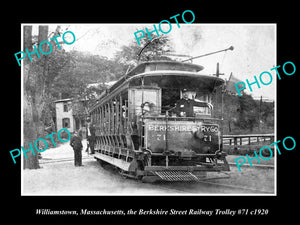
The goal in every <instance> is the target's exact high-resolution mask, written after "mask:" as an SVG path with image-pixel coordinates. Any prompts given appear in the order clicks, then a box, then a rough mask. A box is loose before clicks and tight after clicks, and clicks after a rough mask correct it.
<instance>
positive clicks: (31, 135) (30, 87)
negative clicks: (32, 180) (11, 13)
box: [23, 26, 48, 169]
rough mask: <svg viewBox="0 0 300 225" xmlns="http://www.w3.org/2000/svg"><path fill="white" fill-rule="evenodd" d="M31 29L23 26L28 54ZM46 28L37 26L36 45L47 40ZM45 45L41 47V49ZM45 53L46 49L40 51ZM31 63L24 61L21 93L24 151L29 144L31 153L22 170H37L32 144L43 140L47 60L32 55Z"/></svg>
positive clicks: (36, 157)
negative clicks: (37, 38) (22, 89)
mask: <svg viewBox="0 0 300 225" xmlns="http://www.w3.org/2000/svg"><path fill="white" fill-rule="evenodd" d="M31 33H32V27H31V26H24V49H26V48H27V49H28V51H29V52H32V51H33V48H32V34H31ZM47 35H48V26H39V40H38V43H41V42H42V41H45V40H47ZM44 46H46V45H43V47H44ZM42 50H44V52H47V50H46V49H42ZM31 57H32V58H33V62H30V61H29V60H28V57H26V58H25V60H24V66H23V69H24V71H23V75H24V93H23V118H24V130H23V133H24V142H23V147H24V150H27V149H29V143H31V145H32V147H33V149H34V151H35V155H34V154H33V151H28V152H26V155H27V158H26V157H25V156H23V157H24V169H25V168H27V169H37V168H39V162H38V155H37V154H38V151H36V150H35V147H34V142H35V140H36V139H38V138H44V122H43V120H42V118H41V117H42V110H43V108H44V105H45V89H46V88H45V78H46V77H47V74H46V72H47V58H46V57H44V56H43V55H41V54H40V59H38V60H36V56H34V55H32V56H31Z"/></svg>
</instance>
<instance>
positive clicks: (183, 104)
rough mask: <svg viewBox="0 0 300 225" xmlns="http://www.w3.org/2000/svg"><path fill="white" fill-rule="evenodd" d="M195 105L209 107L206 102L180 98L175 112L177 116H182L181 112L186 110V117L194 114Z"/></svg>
mask: <svg viewBox="0 0 300 225" xmlns="http://www.w3.org/2000/svg"><path fill="white" fill-rule="evenodd" d="M194 106H200V107H207V103H205V102H196V101H194V100H191V99H184V98H182V99H180V100H178V101H177V102H176V106H175V113H176V115H177V116H182V115H181V112H184V114H185V116H186V117H193V116H194Z"/></svg>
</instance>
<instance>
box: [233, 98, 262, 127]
mask: <svg viewBox="0 0 300 225" xmlns="http://www.w3.org/2000/svg"><path fill="white" fill-rule="evenodd" d="M257 109H258V107H257V103H256V102H255V101H254V99H253V98H252V96H251V95H248V94H246V93H243V95H242V96H241V97H239V108H238V113H239V115H238V125H239V127H240V128H242V129H250V131H253V128H254V126H255V125H256V124H257V122H258V110H257Z"/></svg>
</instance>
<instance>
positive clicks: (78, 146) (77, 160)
mask: <svg viewBox="0 0 300 225" xmlns="http://www.w3.org/2000/svg"><path fill="white" fill-rule="evenodd" d="M70 145H71V146H72V148H73V150H74V164H75V166H82V154H81V151H82V143H81V138H80V137H79V136H78V132H77V131H75V132H74V136H73V137H72V138H71V140H70Z"/></svg>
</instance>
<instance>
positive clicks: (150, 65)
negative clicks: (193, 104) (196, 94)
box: [109, 60, 212, 91]
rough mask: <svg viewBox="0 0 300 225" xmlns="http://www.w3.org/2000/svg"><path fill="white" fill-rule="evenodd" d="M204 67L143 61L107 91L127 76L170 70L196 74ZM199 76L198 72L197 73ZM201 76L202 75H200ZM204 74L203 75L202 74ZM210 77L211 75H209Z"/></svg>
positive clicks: (163, 61)
mask: <svg viewBox="0 0 300 225" xmlns="http://www.w3.org/2000/svg"><path fill="white" fill-rule="evenodd" d="M203 69H204V67H203V66H201V65H196V64H192V63H185V62H178V61H167V60H161V61H148V62H143V63H140V64H139V65H137V66H136V67H134V68H133V69H132V70H131V71H129V72H128V73H127V74H126V75H124V76H122V77H121V78H120V79H119V80H118V81H117V82H116V83H115V84H114V85H112V86H111V87H110V89H109V91H112V90H114V89H116V88H118V87H119V86H120V85H122V84H123V83H124V82H125V81H126V80H127V79H128V78H130V77H133V76H134V77H135V76H137V75H139V76H140V75H141V74H143V75H146V74H148V73H151V72H154V73H155V72H159V73H163V74H167V73H168V74H170V72H175V71H177V72H180V73H183V72H190V73H192V74H197V72H199V71H201V70H203ZM197 75H198V76H199V74H197ZM200 76H202V75H200ZM204 76H205V75H204ZM210 77H212V76H210Z"/></svg>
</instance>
